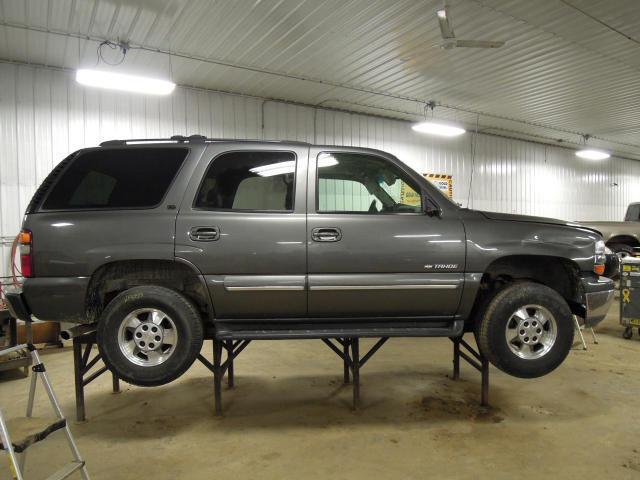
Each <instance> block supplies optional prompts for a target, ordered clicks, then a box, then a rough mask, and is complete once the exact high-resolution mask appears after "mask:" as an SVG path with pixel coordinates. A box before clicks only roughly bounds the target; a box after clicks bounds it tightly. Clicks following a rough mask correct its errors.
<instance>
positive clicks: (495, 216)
mask: <svg viewBox="0 0 640 480" xmlns="http://www.w3.org/2000/svg"><path fill="white" fill-rule="evenodd" d="M480 213H481V214H482V215H484V216H485V217H486V218H488V219H490V220H503V221H507V222H529V223H546V224H548V225H563V226H565V227H576V228H584V229H585V230H590V231H592V232H595V233H597V234H598V235H600V232H598V231H597V230H596V229H594V228H590V227H586V226H584V225H580V224H579V223H574V222H567V221H566V220H559V219H557V218H547V217H532V216H530V215H516V214H513V213H498V212H482V211H481V212H480Z"/></svg>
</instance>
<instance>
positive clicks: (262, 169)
mask: <svg viewBox="0 0 640 480" xmlns="http://www.w3.org/2000/svg"><path fill="white" fill-rule="evenodd" d="M295 168H296V162H294V161H293V160H289V161H286V162H278V163H270V164H268V165H260V166H259V167H255V168H251V169H249V171H250V172H253V173H257V174H258V175H260V176H261V177H273V176H275V175H284V174H286V173H293V171H294V170H295Z"/></svg>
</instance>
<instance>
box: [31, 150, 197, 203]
mask: <svg viewBox="0 0 640 480" xmlns="http://www.w3.org/2000/svg"><path fill="white" fill-rule="evenodd" d="M150 148H156V149H162V150H164V149H166V147H162V148H161V147H155V146H150V145H135V146H133V148H131V146H123V147H106V148H105V147H95V148H91V149H86V150H78V152H76V156H75V158H73V159H72V160H71V161H70V162H69V164H68V165H66V166H65V167H64V169H63V170H62V171H61V172H60V173H59V174H58V176H57V178H56V179H55V180H54V182H53V184H52V185H51V186H50V187H49V190H48V191H47V193H46V195H45V196H44V198H43V199H42V200H41V201H40V204H39V205H38V209H37V210H36V212H37V213H57V212H114V211H122V210H155V209H156V208H158V207H159V206H161V205H162V204H163V203H164V201H165V200H166V198H167V196H168V195H169V192H170V191H171V189H172V188H173V185H174V183H175V182H176V179H177V178H178V177H179V176H180V173H181V172H182V169H183V168H184V165H185V164H186V163H187V158H189V155H191V153H192V150H191V148H190V147H189V146H183V145H180V146H177V145H176V146H171V147H169V148H170V149H172V150H183V151H184V152H185V154H184V157H183V158H182V162H181V163H180V167H179V168H178V170H176V173H175V174H174V175H173V178H172V179H171V182H170V183H169V185H168V186H167V189H166V190H165V192H164V194H163V195H162V198H161V199H160V201H159V202H158V203H156V204H155V205H151V206H147V207H105V208H100V207H87V208H44V205H45V203H46V202H47V200H48V199H49V196H50V195H51V192H53V190H54V189H55V188H56V186H57V185H58V182H60V179H62V177H63V176H64V174H65V173H67V170H68V169H69V168H71V166H72V165H73V164H74V163H75V162H76V161H77V160H78V159H79V158H81V157H82V156H83V155H85V154H88V153H93V152H101V151H106V150H108V151H122V150H124V151H127V150H142V149H150ZM65 158H66V157H65ZM54 168H55V167H54Z"/></svg>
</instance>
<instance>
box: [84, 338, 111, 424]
mask: <svg viewBox="0 0 640 480" xmlns="http://www.w3.org/2000/svg"><path fill="white" fill-rule="evenodd" d="M95 343H96V332H91V333H85V334H83V335H78V336H76V337H73V372H74V378H75V385H76V420H78V421H79V422H84V421H85V420H86V410H85V406H84V387H86V386H87V385H88V384H89V383H91V382H93V381H94V380H95V379H96V378H98V377H99V376H100V375H102V374H103V373H105V372H106V371H107V367H106V365H104V364H103V365H102V367H100V368H99V369H98V370H96V371H95V372H93V373H92V374H90V375H87V374H88V373H89V370H91V369H92V368H93V367H94V366H95V365H96V364H97V363H98V362H99V361H100V360H102V355H100V352H99V351H98V352H97V353H96V355H95V356H94V357H93V358H92V359H91V360H89V358H90V356H91V351H92V350H93V346H94V344H95ZM83 346H84V351H83ZM112 377H113V383H112V389H113V393H119V392H120V379H119V378H118V377H116V376H115V375H114V374H112Z"/></svg>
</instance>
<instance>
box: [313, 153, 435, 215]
mask: <svg viewBox="0 0 640 480" xmlns="http://www.w3.org/2000/svg"><path fill="white" fill-rule="evenodd" d="M325 153H326V154H336V153H339V154H343V153H347V154H355V155H367V156H369V157H375V158H379V159H381V160H383V161H385V162H388V163H390V164H391V165H394V166H396V167H398V169H399V170H400V171H401V172H402V173H404V174H406V175H407V176H408V177H409V178H410V179H412V180H413V178H412V176H411V175H410V174H409V172H407V171H406V170H405V169H404V168H402V167H401V166H400V165H398V164H397V163H396V162H393V161H391V160H390V159H388V158H386V157H384V156H382V155H376V154H374V153H369V152H355V151H345V150H321V151H319V152H318V154H317V155H316V158H315V170H316V171H315V190H316V191H315V197H316V198H315V213H316V214H318V215H327V214H328V215H370V216H376V215H380V216H382V215H412V216H424V215H426V213H425V211H424V197H425V195H426V194H425V192H424V190H423V189H422V188H421V187H420V185H419V184H417V186H418V189H419V193H420V212H376V213H370V212H363V211H345V210H324V211H321V210H320V175H319V174H318V158H319V157H320V155H322V154H325ZM356 183H359V182H356ZM405 183H406V182H405ZM416 183H417V182H416Z"/></svg>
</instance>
